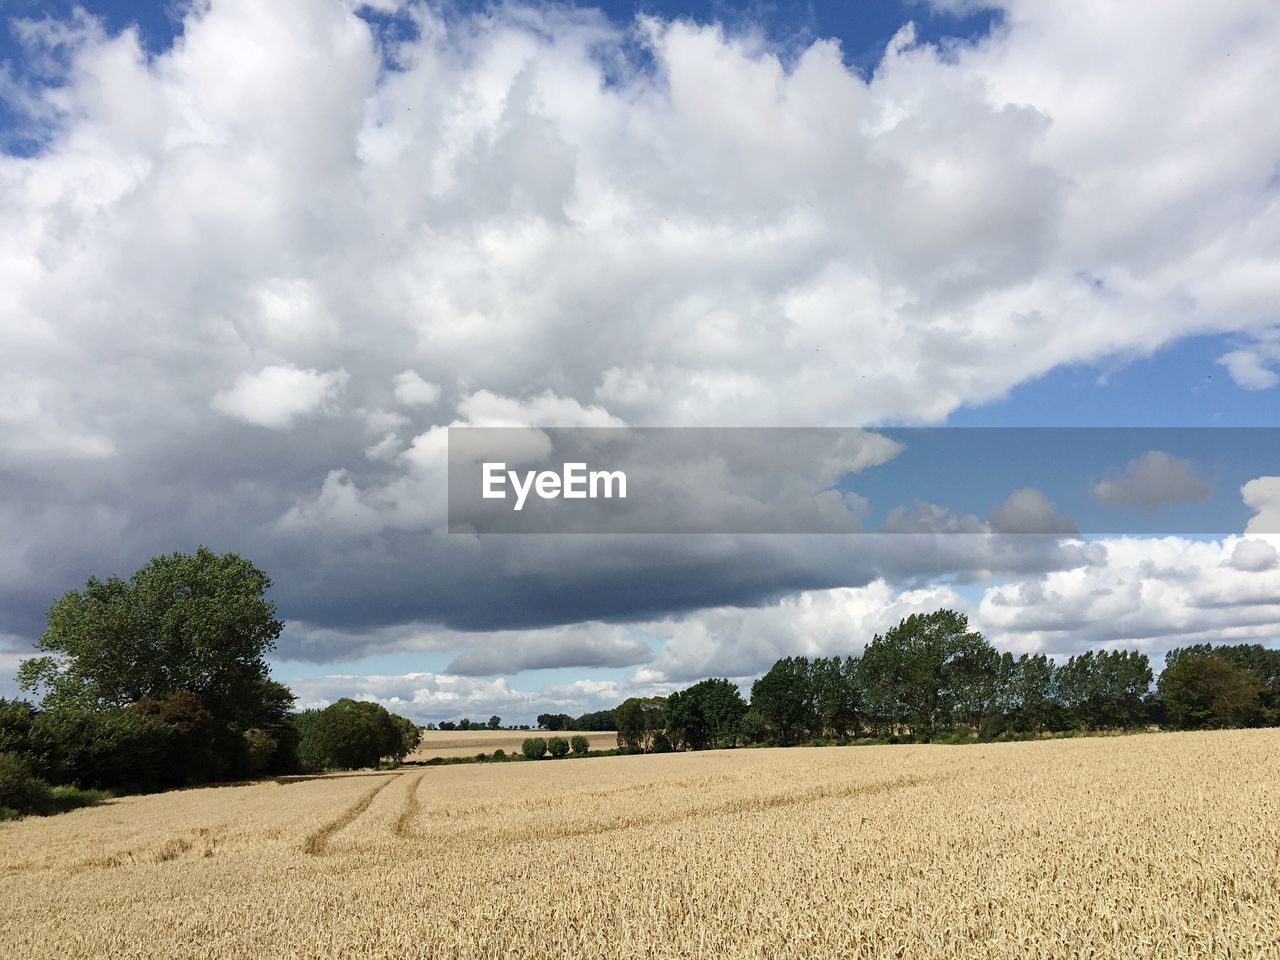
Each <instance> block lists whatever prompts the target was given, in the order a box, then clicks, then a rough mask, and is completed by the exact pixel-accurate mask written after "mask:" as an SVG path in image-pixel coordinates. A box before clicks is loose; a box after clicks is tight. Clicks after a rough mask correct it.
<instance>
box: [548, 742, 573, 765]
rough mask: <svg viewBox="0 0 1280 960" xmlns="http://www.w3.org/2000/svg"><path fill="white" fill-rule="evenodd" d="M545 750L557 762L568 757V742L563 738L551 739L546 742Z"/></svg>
mask: <svg viewBox="0 0 1280 960" xmlns="http://www.w3.org/2000/svg"><path fill="white" fill-rule="evenodd" d="M547 750H548V751H549V752H550V754H551V756H553V757H555V758H556V759H557V760H558V759H559V758H560V757H567V756H568V755H569V741H568V740H566V739H565V738H564V737H552V738H550V739H549V740H548V741H547Z"/></svg>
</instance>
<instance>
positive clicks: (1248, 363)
mask: <svg viewBox="0 0 1280 960" xmlns="http://www.w3.org/2000/svg"><path fill="white" fill-rule="evenodd" d="M1218 360H1219V362H1220V363H1221V364H1222V365H1223V366H1225V367H1226V368H1227V373H1229V374H1231V379H1232V380H1234V381H1235V382H1236V383H1237V384H1238V385H1239V386H1241V387H1243V388H1244V389H1245V390H1269V389H1271V388H1272V387H1274V386H1275V385H1276V384H1277V383H1280V374H1278V373H1276V372H1275V371H1274V370H1272V369H1271V368H1270V367H1268V366H1267V365H1266V364H1267V360H1266V359H1265V358H1264V357H1263V356H1262V355H1261V354H1259V353H1255V352H1254V351H1252V350H1232V351H1231V352H1230V353H1226V354H1223V355H1222V356H1221V357H1219V358H1218Z"/></svg>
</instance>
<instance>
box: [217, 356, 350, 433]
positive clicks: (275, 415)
mask: <svg viewBox="0 0 1280 960" xmlns="http://www.w3.org/2000/svg"><path fill="white" fill-rule="evenodd" d="M346 383H347V371H346V370H342V369H338V370H329V371H325V372H321V371H318V370H299V369H298V368H297V367H292V366H269V367H263V368H262V369H261V370H258V371H256V372H254V373H244V374H241V375H240V376H239V377H237V378H236V382H235V384H234V385H233V386H232V387H231V388H230V389H228V390H224V391H223V392H221V393H219V394H217V395H216V396H215V397H214V398H213V408H214V409H215V410H217V411H218V412H220V413H225V414H226V415H227V416H229V417H235V418H237V419H239V420H243V421H245V422H246V423H252V424H254V425H255V426H259V427H270V428H271V429H274V430H287V429H288V428H289V427H291V426H293V424H294V422H295V421H297V420H298V419H300V418H301V417H305V416H308V415H310V414H313V413H316V412H317V411H320V410H323V409H324V408H325V407H327V406H328V405H329V404H330V403H331V402H332V401H333V400H334V399H335V398H336V396H337V395H338V393H339V392H340V391H341V390H342V388H343V387H344V386H345V385H346Z"/></svg>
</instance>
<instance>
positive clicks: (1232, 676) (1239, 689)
mask: <svg viewBox="0 0 1280 960" xmlns="http://www.w3.org/2000/svg"><path fill="white" fill-rule="evenodd" d="M1160 698H1161V700H1162V701H1163V702H1164V709H1165V716H1166V718H1167V720H1168V723H1169V725H1170V726H1173V727H1180V728H1182V729H1202V728H1205V727H1239V726H1251V725H1253V724H1256V723H1258V722H1259V719H1260V717H1261V715H1262V709H1263V708H1262V685H1261V684H1260V683H1258V680H1257V678H1256V677H1255V676H1254V675H1253V674H1252V673H1250V672H1249V671H1247V670H1242V669H1241V668H1240V667H1238V666H1236V665H1235V664H1234V663H1230V662H1228V661H1227V660H1225V659H1223V658H1222V657H1219V656H1217V655H1216V654H1193V655H1190V656H1180V657H1177V658H1176V659H1174V661H1173V663H1172V664H1171V665H1169V666H1167V667H1165V668H1164V672H1162V673H1161V674H1160Z"/></svg>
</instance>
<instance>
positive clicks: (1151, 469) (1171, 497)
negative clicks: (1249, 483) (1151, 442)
mask: <svg viewBox="0 0 1280 960" xmlns="http://www.w3.org/2000/svg"><path fill="white" fill-rule="evenodd" d="M1212 494H1213V487H1211V486H1210V485H1209V484H1208V483H1206V482H1205V481H1204V480H1202V479H1200V477H1199V476H1197V475H1196V466H1195V464H1194V463H1192V462H1191V461H1190V460H1183V459H1181V458H1180V457H1174V456H1170V455H1169V454H1167V453H1164V452H1162V451H1160V450H1151V451H1149V452H1148V453H1144V454H1143V455H1142V456H1141V457H1137V458H1135V459H1133V460H1130V461H1129V462H1128V463H1126V464H1125V466H1124V469H1123V470H1122V471H1121V472H1120V474H1119V475H1118V476H1117V477H1115V478H1114V479H1112V480H1101V481H1099V482H1097V483H1095V484H1094V485H1093V498H1094V499H1095V500H1097V501H1098V502H1099V503H1101V504H1105V505H1106V506H1108V507H1143V508H1144V509H1147V510H1157V509H1159V508H1160V507H1163V506H1167V505H1169V504H1172V503H1199V502H1200V501H1203V500H1207V499H1209V497H1210V496H1211V495H1212Z"/></svg>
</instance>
